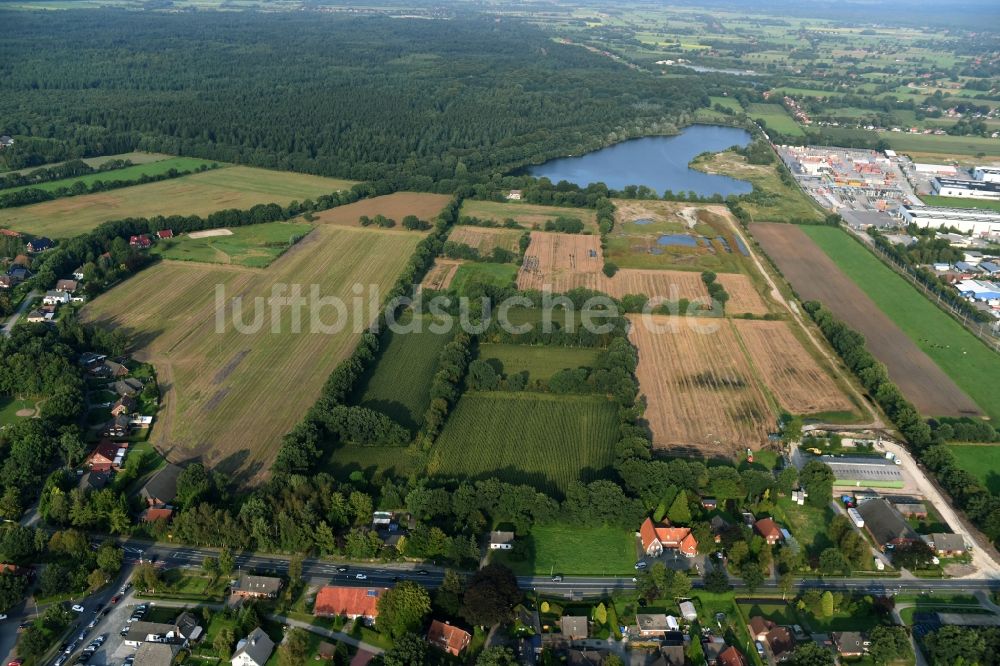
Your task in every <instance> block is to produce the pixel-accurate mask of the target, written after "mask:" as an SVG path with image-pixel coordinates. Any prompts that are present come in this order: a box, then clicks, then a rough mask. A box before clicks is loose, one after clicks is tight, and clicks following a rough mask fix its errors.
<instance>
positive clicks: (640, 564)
mask: <svg viewBox="0 0 1000 666" xmlns="http://www.w3.org/2000/svg"><path fill="white" fill-rule="evenodd" d="M648 566H649V564H648V563H647V562H646V560H639V561H638V562H636V563H635V568H636V570H639V569H645V568H646V567H648Z"/></svg>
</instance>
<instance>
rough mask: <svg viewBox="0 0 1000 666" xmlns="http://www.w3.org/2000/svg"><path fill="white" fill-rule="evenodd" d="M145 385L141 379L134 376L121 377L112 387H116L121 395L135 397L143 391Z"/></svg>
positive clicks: (115, 389)
mask: <svg viewBox="0 0 1000 666" xmlns="http://www.w3.org/2000/svg"><path fill="white" fill-rule="evenodd" d="M143 387H144V384H143V383H142V382H141V381H139V380H138V379H133V378H132V377H126V378H125V379H119V380H118V381H116V382H115V383H114V384H113V385H112V388H113V389H114V391H115V393H117V394H118V395H121V396H125V395H127V396H129V397H130V398H134V397H136V396H137V395H139V394H140V393H142V389H143Z"/></svg>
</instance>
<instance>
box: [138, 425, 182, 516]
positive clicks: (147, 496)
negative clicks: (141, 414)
mask: <svg viewBox="0 0 1000 666" xmlns="http://www.w3.org/2000/svg"><path fill="white" fill-rule="evenodd" d="M125 418H128V417H125ZM181 471H182V469H181V468H180V467H178V466H177V465H173V464H170V463H167V465H166V467H164V468H163V469H161V470H160V471H159V472H157V473H156V474H154V475H153V476H152V477H151V478H150V479H149V481H147V482H146V485H144V486H143V487H142V489H140V490H139V496H140V497H142V498H143V499H144V500H146V504H148V505H149V506H151V507H156V506H161V505H164V504H170V503H171V502H173V501H174V498H175V497H177V477H179V476H180V475H181Z"/></svg>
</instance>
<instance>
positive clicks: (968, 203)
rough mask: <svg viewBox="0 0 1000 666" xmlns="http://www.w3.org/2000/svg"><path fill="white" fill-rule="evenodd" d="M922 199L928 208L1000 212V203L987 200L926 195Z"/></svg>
mask: <svg viewBox="0 0 1000 666" xmlns="http://www.w3.org/2000/svg"><path fill="white" fill-rule="evenodd" d="M920 199H921V200H922V201H923V202H924V203H925V204H927V205H928V206H947V207H949V208H982V209H985V210H997V211H1000V201H988V200H986V199H963V198H962V197H936V196H933V195H930V194H925V195H924V196H922V197H920Z"/></svg>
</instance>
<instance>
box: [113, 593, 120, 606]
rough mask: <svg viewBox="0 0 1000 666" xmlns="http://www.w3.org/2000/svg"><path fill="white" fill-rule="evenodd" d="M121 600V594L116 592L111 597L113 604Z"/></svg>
mask: <svg viewBox="0 0 1000 666" xmlns="http://www.w3.org/2000/svg"><path fill="white" fill-rule="evenodd" d="M121 600H122V595H120V594H116V595H115V596H113V597H111V603H113V604H116V603H118V602H119V601H121Z"/></svg>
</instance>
